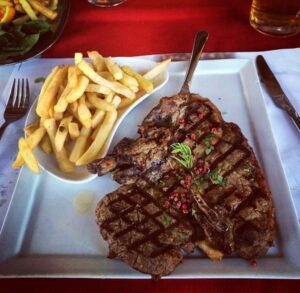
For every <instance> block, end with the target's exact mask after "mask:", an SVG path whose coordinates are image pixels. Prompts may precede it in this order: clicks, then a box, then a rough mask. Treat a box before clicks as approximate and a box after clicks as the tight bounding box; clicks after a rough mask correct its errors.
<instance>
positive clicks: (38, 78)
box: [34, 76, 46, 83]
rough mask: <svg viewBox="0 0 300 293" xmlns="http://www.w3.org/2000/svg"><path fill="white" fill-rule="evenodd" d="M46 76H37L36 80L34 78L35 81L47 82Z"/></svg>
mask: <svg viewBox="0 0 300 293" xmlns="http://www.w3.org/2000/svg"><path fill="white" fill-rule="evenodd" d="M45 80H46V78H45V77H43V76H41V77H37V78H36V79H35V80H34V83H39V82H45Z"/></svg>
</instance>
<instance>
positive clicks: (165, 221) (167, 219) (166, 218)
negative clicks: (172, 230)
mask: <svg viewBox="0 0 300 293" xmlns="http://www.w3.org/2000/svg"><path fill="white" fill-rule="evenodd" d="M162 222H163V224H164V226H165V227H167V226H169V225H170V224H171V223H172V219H171V218H170V217H169V216H168V215H167V214H163V218H162Z"/></svg>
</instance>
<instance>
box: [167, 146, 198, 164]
mask: <svg viewBox="0 0 300 293" xmlns="http://www.w3.org/2000/svg"><path fill="white" fill-rule="evenodd" d="M171 149H172V151H171V153H172V154H175V155H176V156H171V158H173V159H175V160H176V161H178V162H179V163H180V164H181V165H183V166H184V167H185V168H187V169H191V168H193V165H194V157H193V153H192V150H191V149H190V147H189V146H188V145H187V144H184V143H173V144H172V145H171Z"/></svg>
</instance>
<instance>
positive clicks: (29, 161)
mask: <svg viewBox="0 0 300 293" xmlns="http://www.w3.org/2000/svg"><path fill="white" fill-rule="evenodd" d="M18 146H19V150H20V153H21V156H22V158H23V160H24V161H25V163H26V165H27V166H28V168H29V169H30V170H31V171H32V172H33V173H35V174H39V173H40V169H39V165H38V161H37V159H36V157H35V156H34V154H33V153H32V151H31V149H30V148H29V146H28V144H27V142H26V140H25V138H23V137H21V138H20V139H19V144H18Z"/></svg>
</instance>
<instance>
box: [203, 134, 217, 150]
mask: <svg viewBox="0 0 300 293" xmlns="http://www.w3.org/2000/svg"><path fill="white" fill-rule="evenodd" d="M213 137H214V134H212V133H211V134H209V135H208V136H207V137H206V138H205V139H204V140H203V141H204V144H205V150H204V152H205V154H206V155H209V154H210V153H211V152H212V151H213V150H214V149H215V148H214V146H212V145H211V139H212V138H213Z"/></svg>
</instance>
